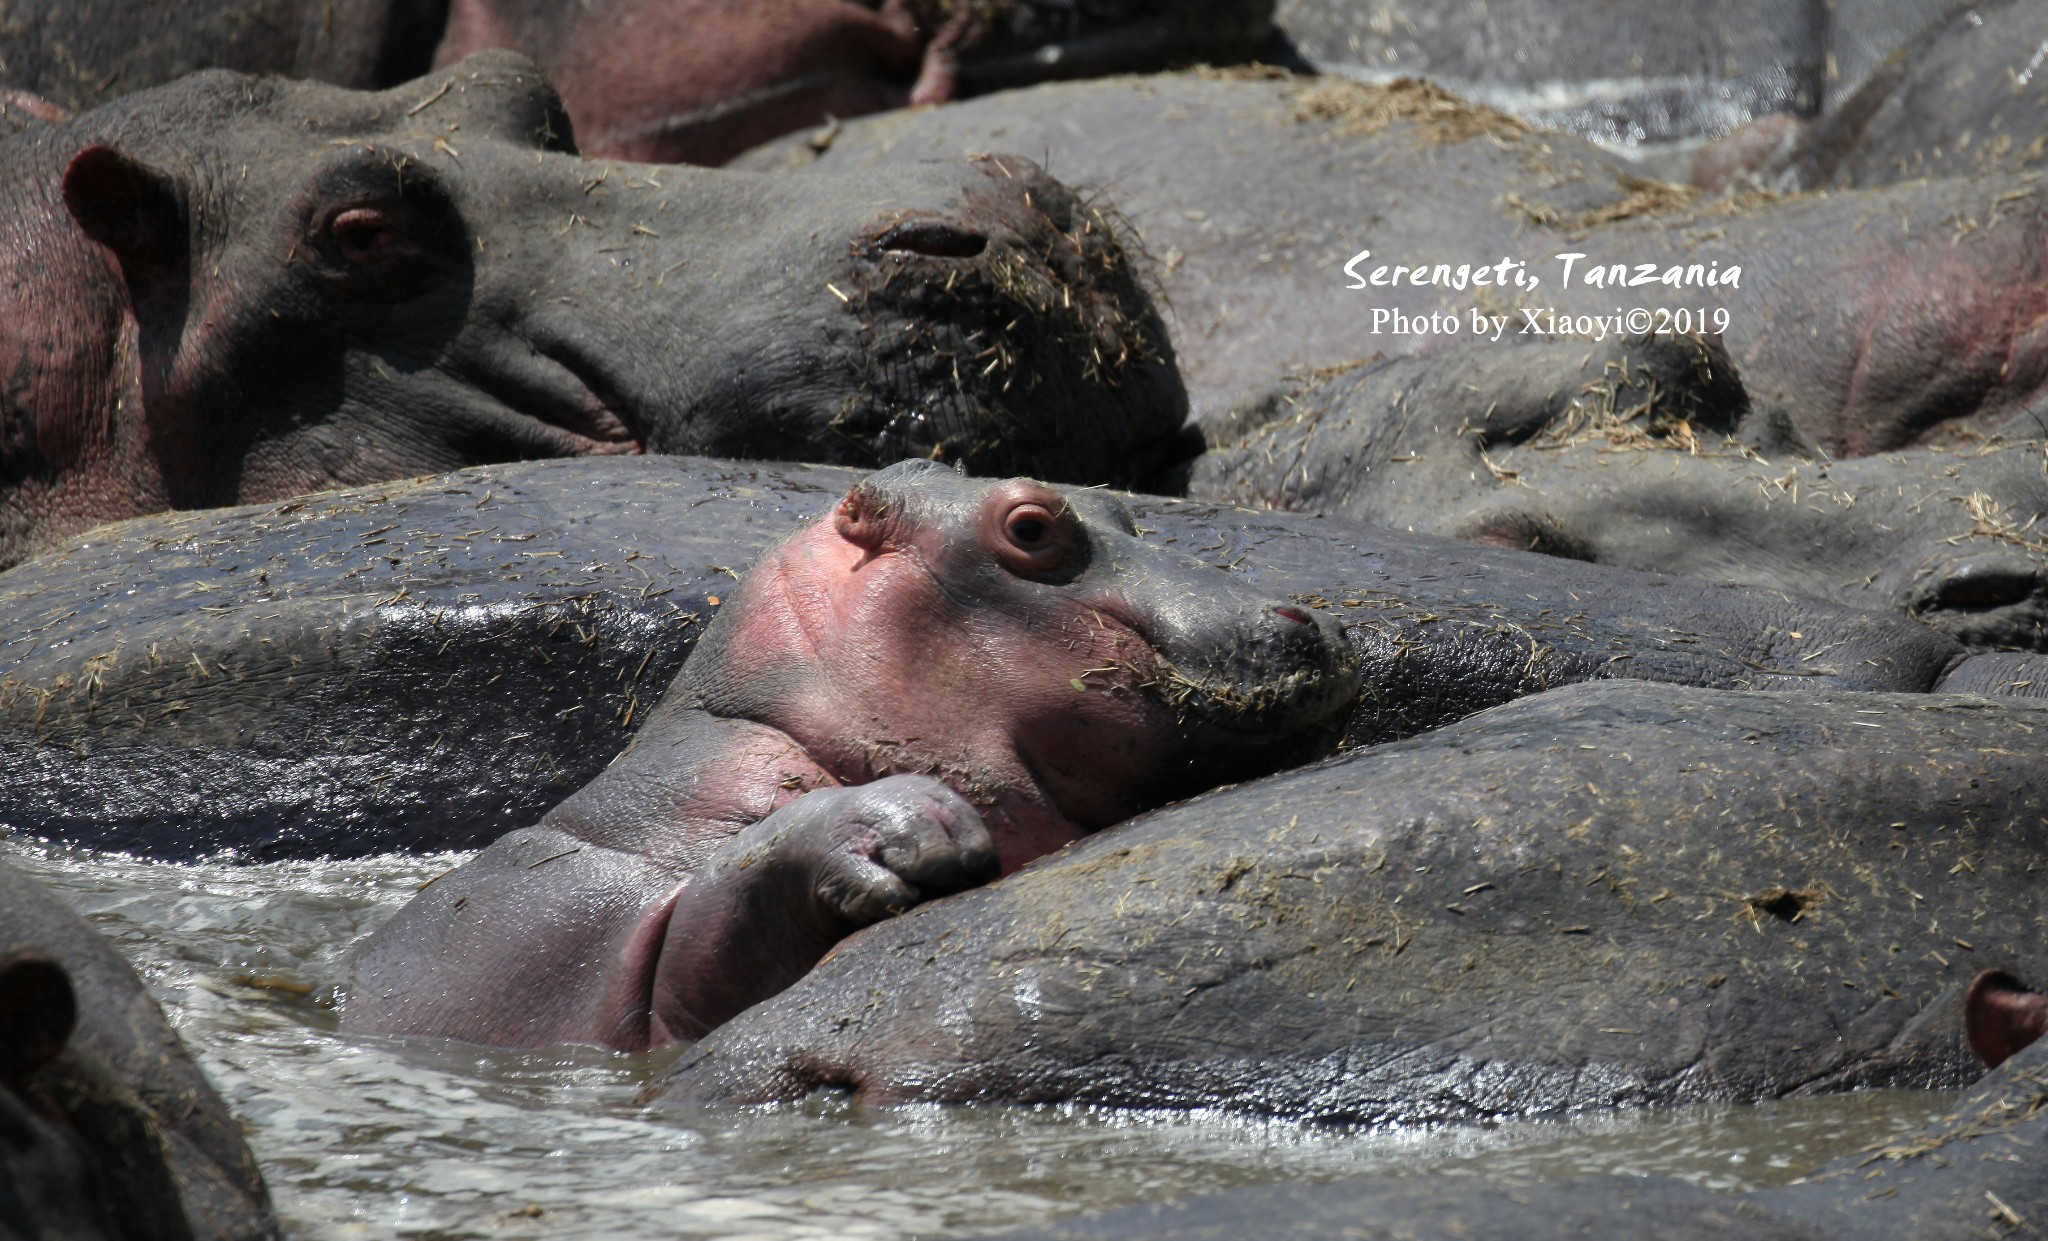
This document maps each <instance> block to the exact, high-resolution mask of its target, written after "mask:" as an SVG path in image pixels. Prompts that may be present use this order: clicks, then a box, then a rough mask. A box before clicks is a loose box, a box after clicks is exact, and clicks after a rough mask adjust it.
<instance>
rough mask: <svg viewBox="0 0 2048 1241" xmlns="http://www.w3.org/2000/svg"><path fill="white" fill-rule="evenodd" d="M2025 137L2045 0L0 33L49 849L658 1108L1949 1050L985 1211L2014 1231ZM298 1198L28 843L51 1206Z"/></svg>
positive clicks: (19, 795)
mask: <svg viewBox="0 0 2048 1241" xmlns="http://www.w3.org/2000/svg"><path fill="white" fill-rule="evenodd" d="M1190 66H1197V67H1192V68H1191V67H1190ZM1215 66H1224V67H1221V68H1218V67H1215ZM867 114H873V115H867ZM1710 139H1711V141H1709V140H1710ZM1644 144H1647V145H1648V146H1650V147H1653V148H1654V149H1655V150H1656V151H1657V152H1659V154H1658V155H1656V156H1654V157H1653V158H1655V159H1661V160H1662V161H1663V162H1662V163H1661V164H1656V165H1655V166H1654V167H1653V166H1652V164H1650V163H1646V162H1644V161H1642V160H1638V159H1636V158H1633V157H1631V156H1628V155H1624V154H1618V153H1617V151H1618V150H1620V149H1624V148H1626V147H1628V146H1630V145H1644ZM714 165H725V166H724V167H717V166H714ZM2044 170H2048V5H2044V4H2041V3H2038V2H2029V0H2004V2H2000V0H1986V2H1984V3H1977V4H1971V5H1963V6H1955V5H1952V4H1950V3H1948V0H1841V3H1839V4H1836V3H1830V4H1825V5H1823V4H1810V5H1794V4H1782V3H1767V2H1765V0H1725V2H1724V3H1717V4H1711V5H1694V6H1681V5H1669V4H1659V3H1655V2H1654V0H1640V2H1637V0H1627V2H1623V3H1593V2H1591V0H1563V2H1561V0H1433V2H1430V0H1405V2H1402V0H1280V2H1279V3H1278V4H1277V5H1275V4H1274V3H1273V2H1272V0H1264V2H1263V3H1261V2H1256V0H1179V2H1178V3H1176V2H1172V0H1058V2H1054V0H1043V2H1041V0H888V2H887V3H883V4H880V5H879V6H875V5H866V4H861V3H855V2H851V0H772V2H770V0H763V2H762V3H759V4H737V3H721V2H718V0H670V2H668V3H661V2H658V0H439V2H436V0H363V2H362V3H352V4H332V3H319V2H316V0H193V2H191V3H183V4H177V5H168V4H156V3H148V2H146V0H90V2H78V0H74V2H69V3H58V2H54V0H28V2H27V3H15V4H11V5H0V199H4V201H5V209H4V211H0V565H5V566H6V569H5V572H4V573H0V610H4V611H0V614H4V615H5V616H6V617H8V618H9V620H8V623H7V624H6V625H5V626H4V627H0V823H5V824H6V825H7V826H8V827H9V828H11V829H12V830H13V831H15V832H17V833H20V834H22V835H23V836H24V837H33V838H39V839H49V840H56V841H61V842H66V843H69V844H75V845H82V846H87V847H91V848H99V849H108V850H121V851H127V852H129V853H133V854H136V855H139V856H145V857H153V858H160V859H165V860H170V861H176V860H185V859H192V858H197V857H202V856H221V855H225V856H229V857H233V858H238V859H242V860H246V861H250V862H256V861H264V860H271V859H282V858H304V857H345V856H360V855H367V854H379V853H388V852H394V851H433V850H442V849H464V850H471V849H473V850H479V852H477V853H476V854H475V855H474V857H473V859H472V860H470V861H468V862H466V863H465V864H463V865H461V866H459V867H457V868H456V869H455V870H453V871H451V872H449V873H448V874H446V875H444V876H442V877H441V878H439V879H437V880H435V881H433V882H431V883H429V884H428V885H426V886H425V887H424V888H423V889H422V890H421V891H420V892H419V894H418V895H417V896H416V897H415V898H414V899H413V900H412V901H411V902H410V903H409V904H407V905H406V906H405V907H404V908H403V909H402V910H401V911H400V912H399V913H398V914H397V915H396V916H395V917H394V918H392V919H391V920H390V921H389V922H388V923H387V924H385V925H384V926H382V927H381V928H379V929H378V930H376V931H374V932H373V933H371V934H370V935H369V936H367V937H366V938H365V939H364V940H363V941H362V942H361V943H360V944H358V945H356V946H355V947H354V948H353V949H352V951H351V952H350V955H349V956H348V958H347V960H346V963H345V966H344V969H343V976H342V977H339V978H337V979H335V980H333V981H334V982H335V983H336V984H337V985H336V987H335V989H334V997H335V999H334V1002H335V1005H336V1007H337V1009H338V1012H339V1016H340V1020H341V1022H342V1024H343V1027H344V1029H352V1030H355V1031H359V1032H362V1033H364V1034H377V1035H397V1036H412V1037H422V1038H451V1039H460V1040H467V1041H470V1042H475V1043H484V1044H492V1045H498V1046H505V1047H545V1046H549V1045H554V1044H560V1043H565V1042H574V1043H590V1044H598V1045H602V1046H609V1047H612V1048H617V1049H620V1050H625V1051H637V1050H645V1049H649V1048H653V1047H660V1046H663V1045H667V1044H672V1043H684V1044H691V1046H690V1047H689V1048H688V1050H687V1051H685V1052H684V1053H683V1054H682V1055H681V1056H680V1057H679V1058H678V1059H676V1060H675V1061H674V1062H673V1064H672V1065H671V1066H670V1067H669V1068H667V1069H666V1070H665V1071H664V1073H663V1074H662V1075H661V1076H660V1078H659V1079H658V1080H657V1081H656V1082H655V1083H654V1084H653V1085H652V1086H650V1087H649V1089H648V1092H647V1098H648V1100H649V1101H650V1102H655V1101H672V1100H684V1101H691V1102H707V1103H732V1102H763V1101H776V1100H792V1099H799V1098H802V1097H804V1096H806V1095H808V1094H810V1093H811V1092H813V1091H817V1090H820V1089H827V1090H835V1091H840V1092H848V1093H850V1094H851V1095H852V1096H853V1097H854V1098H855V1099H857V1100H861V1101H866V1102H873V1103H897V1102H908V1101H931V1102H943V1103H965V1102H1007V1103H1057V1102H1067V1103H1084V1104H1100V1105H1106V1106H1126V1107H1144V1108H1162V1107H1163V1108H1203V1109H1220V1110H1224V1111H1236V1112H1243V1113H1250V1114H1257V1115H1263V1116H1274V1117H1285V1118H1295V1119H1301V1120H1306V1121H1314V1122H1327V1123H1340V1124H1346V1123H1348V1124H1373V1123H1391V1122H1436V1121H1458V1120H1471V1119H1483V1118H1489V1117H1502V1116H1511V1115H1529V1114H1543V1113H1557V1112H1564V1111H1572V1110H1579V1109H1587V1108H1612V1107H1641V1106H1665V1105H1675V1104H1683V1103H1692V1102H1711V1101H1750V1100H1762V1099H1769V1098H1779V1097H1784V1096H1789V1095H1795V1094H1810V1093H1817V1092H1825V1091H1841V1090H1851V1089H1859V1088H1870V1087H1881V1086H1941V1087H1957V1086H1963V1085H1965V1084H1968V1083H1970V1082H1972V1081H1974V1082H1975V1083H1976V1084H1975V1085H1974V1086H1973V1087H1972V1088H1971V1089H1970V1090H1969V1092H1968V1093H1966V1094H1963V1095H1961V1096H1959V1101H1958V1102H1957V1103H1956V1104H1955V1108H1954V1110H1953V1112H1952V1113H1951V1114H1949V1115H1947V1116H1945V1117H1944V1118H1942V1119H1941V1120H1939V1121H1937V1122H1935V1123H1933V1124H1931V1125H1929V1126H1928V1127H1926V1128H1924V1129H1922V1130H1918V1131H1915V1132H1911V1133H1906V1134H1900V1135H1898V1136H1897V1137H1896V1138H1895V1139H1894V1140H1892V1141H1890V1142H1889V1143H1887V1144H1885V1145H1883V1146H1881V1147H1880V1148H1877V1149H1875V1150H1873V1151H1870V1152H1866V1153H1864V1154H1859V1155H1856V1156H1851V1157H1848V1158H1845V1159H1842V1160H1838V1161H1836V1162H1835V1163H1832V1164H1829V1165H1827V1166H1825V1167H1823V1168H1821V1169H1819V1170H1817V1171H1815V1172H1813V1173H1811V1174H1809V1175H1807V1176H1805V1177H1804V1178H1802V1179H1801V1180H1800V1181H1798V1182H1795V1183H1794V1184H1792V1185H1789V1186H1786V1187H1783V1188H1778V1189H1770V1190H1761V1191H1755V1192H1750V1193H1745V1194H1727V1193H1716V1192H1710V1191H1707V1190H1702V1189H1698V1188H1695V1187H1692V1186H1690V1185H1687V1184H1683V1183H1680V1182H1677V1181H1661V1180H1658V1179H1655V1178H1651V1179H1620V1178H1616V1179H1611V1180H1600V1179H1592V1180H1583V1181H1575V1182H1569V1183H1555V1182H1540V1183H1536V1184H1523V1185H1487V1184H1485V1183H1483V1182H1476V1181H1456V1182H1451V1181H1417V1182H1384V1183H1381V1182H1369V1181H1356V1182H1349V1183H1338V1184H1331V1185H1323V1186H1316V1187H1313V1188H1307V1187H1299V1186H1296V1187H1271V1188H1267V1189H1258V1190H1240V1191H1235V1192H1231V1193H1227V1194H1219V1195H1216V1196H1213V1197H1208V1198H1202V1199H1196V1200H1191V1201H1183V1202H1178V1203H1171V1204H1161V1205H1155V1206H1151V1207H1147V1208H1143V1209H1138V1210H1131V1211H1124V1212H1111V1213H1108V1214H1105V1215H1100V1216H1095V1217H1087V1218H1082V1219H1076V1220H1071V1221H1065V1222H1058V1223H1053V1224H1049V1225H1045V1226H1043V1227H1041V1228H1039V1229H1038V1230H1036V1231H1032V1232H1029V1233H1028V1234H1017V1235H1030V1236H1038V1237H1062V1238H1067V1237H1072V1238H1080V1237H1161V1238H1164V1237H1188V1238H1193V1237H1217V1238H1222V1237H1231V1238H1238V1237H1243V1236H1247V1235H1251V1236H1268V1237H1270V1236H1283V1235H1284V1236H1301V1237H1322V1236H1333V1235H1345V1236H1358V1237H1411V1236H1412V1237H1422V1236H1429V1237H1436V1236H1444V1237H1453V1236H1455V1237H1481V1236H1501V1237H1507V1236H1514V1237H1550V1236H1556V1237H1560V1238H1561V1237H1567V1236H1569V1237H1588V1238H1619V1237H1639V1236H1644V1235H1658V1236H1661V1237H1666V1238H1671V1239H1673V1241H1677V1239H1680V1238H1693V1237H1699V1238H1705V1237H1726V1236H1743V1237H1770V1238H1820V1237H1830V1238H1902V1239H1903V1238H1951V1237H1953V1238H1962V1237H2005V1236H2034V1235H2040V1234H2041V1233H2042V1232H2043V1230H2048V1156H2044V1151H2048V1040H2041V1041H2040V1042H2036V1041H2035V1040H2036V1038H2037V1036H2039V1035H2040V1034H2041V1033H2042V1032H2043V1030H2044V1028H2048V764H2044V762H2043V759H2044V758H2048V701H2044V700H2048V180H2044V177H2043V173H2044ZM1651 171H1655V172H1656V173H1657V174H1658V175H1654V176H1653V175H1650V172H1651ZM1368 251H1369V252H1370V254H1368V253H1367V252H1368ZM1565 255H1569V256H1572V258H1571V260H1570V262H1571V263H1576V264H1578V266H1577V268H1576V271H1575V272H1574V271H1573V270H1571V269H1570V268H1569V266H1568V264H1567V263H1566V261H1565V260H1563V259H1562V258H1560V257H1559V256H1565ZM1457 267H1464V268H1465V269H1466V271H1465V272H1463V273H1460V274H1457V275H1455V276H1453V275H1452V274H1450V271H1449V269H1451V268H1457ZM1475 270H1476V271H1480V272H1490V273H1491V275H1490V276H1488V277H1484V278H1481V277H1478V276H1474V275H1473V272H1474V271H1475ZM1390 271H1391V272H1393V273H1394V274H1393V276H1392V278H1391V279H1387V278H1386V277H1387V274H1388V273H1389V272H1390ZM1589 273H1591V274H1590V275H1589ZM1404 274H1405V279H1404ZM1637 309H1640V310H1641V311H1643V312H1644V313H1643V316H1641V317H1640V318H1641V319H1646V320H1647V322H1648V324H1649V326H1647V327H1646V326H1644V324H1643V322H1641V321H1639V317H1638V316H1634V315H1631V314H1629V312H1631V311H1634V310H1637ZM1169 324H1170V325H1171V326H1170V330H1169ZM1420 324H1428V325H1431V326H1430V327H1429V328H1428V329H1426V330H1416V325H1420ZM1560 324H1563V325H1564V326H1563V327H1561V328H1560V327H1559V325H1560ZM1382 325H1389V326H1387V327H1383V326H1382ZM892 463H893V464H892ZM1025 476H1028V477H1025ZM1034 479H1035V480H1044V481H1033V480H1034ZM1104 488H1116V489H1119V490H1115V491H1112V490H1106V489H1104ZM750 566H751V567H750ZM1112 825H1114V826H1115V830H1105V829H1109V828H1111V827H1112ZM940 897H946V898H947V899H944V900H940V899H937V898H940ZM2037 989H2038V990H2037ZM1987 1066H1988V1068H1989V1072H1988V1073H1987V1072H1986V1067H1987ZM276 1230H277V1225H276V1223H275V1220H274V1217H273V1215H272V1213H271V1208H270V1205H269V1200H268V1196H267V1193H266V1191H265V1189H264V1186H263V1183H262V1179H261V1177H260V1175H259V1172H258V1170H257V1164H256V1160H255V1158H254V1157H253V1156H252V1154H251V1152H250V1150H249V1148H248V1146H247V1145H246V1144H245V1142H244V1141H243V1138H242V1136H241V1132H240V1129H239V1128H238V1127H237V1124H236V1122H235V1120H234V1118H233V1117H232V1116H231V1115H229V1113H228V1111H227V1109H226V1107H225V1106H224V1105H223V1104H222V1102H221V1100H220V1099H219V1098H218V1096H216V1095H215V1094H214V1092H213V1091H212V1090H211V1088H210V1087H209V1086H208V1085H207V1083H206V1081H205V1079H204V1078H203V1076H201V1074H200V1072H199V1070H198V1069H197V1068H196V1067H195V1066H194V1064H193V1063H192V1061H191V1060H190V1059H189V1058H188V1057H187V1054H186V1052H185V1051H184V1049H183V1048H182V1047H181V1045H180V1043H179V1041H178V1039H177V1037H176V1035H175V1034H174V1033H173V1032H172V1031H171V1030H170V1029H169V1028H168V1027H167V1026H166V1025H165V1023H164V1021H163V1019H162V1017H161V1015H160V1013H159V1012H158V1010H157V1008H156V1006H155V1004H154V1002H153V1001H152V1000H151V999H150V998H149V996H148V994H147V992H146V991H145V990H144V989H143V986H142V984H141V983H140V981H139V980H138V979H137V977H136V975H135V974H134V972H133V971H132V970H131V969H130V968H129V967H128V965H127V964H126V963H125V962H124V961H123V960H122V959H121V958H120V957H119V956H118V955H117V954H116V953H115V952H114V950H113V949H112V948H110V947H109V946H108V945H107V944H106V943H105V942H103V941H102V940H101V939H100V938H99V937H98V936H97V935H95V934H94V933H93V931H92V930H91V929H90V928H89V927H88V926H87V925H86V924H85V923H84V922H83V921H82V920H81V919H80V918H78V917H77V916H76V915H74V914H72V913H71V912H69V911H68V910H66V909H65V908H64V907H62V906H61V905H60V904H59V903H58V902H57V901H56V900H54V899H53V898H52V897H50V896H49V895H48V894H47V893H45V892H43V891H42V890H41V889H40V888H38V887H37V886H36V884H35V883H34V882H33V881H31V880H29V879H28V878H26V877H25V876H24V875H23V874H21V873H20V872H19V871H18V870H15V869H12V868H10V866H9V865H8V864H7V862H6V860H5V858H4V857H0V1237H4V1238H7V1239H8V1241H13V1239H14V1238H16V1237H29V1238H41V1237H80V1238H97V1237H144V1236H147V1237H227V1238H257V1237H265V1236H271V1235H275V1233H276Z"/></svg>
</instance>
